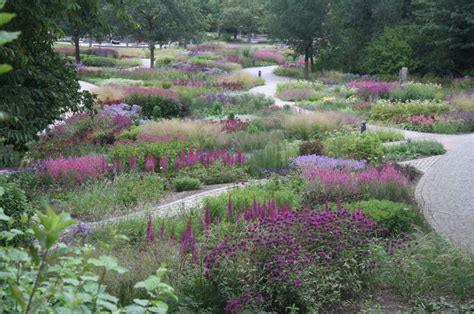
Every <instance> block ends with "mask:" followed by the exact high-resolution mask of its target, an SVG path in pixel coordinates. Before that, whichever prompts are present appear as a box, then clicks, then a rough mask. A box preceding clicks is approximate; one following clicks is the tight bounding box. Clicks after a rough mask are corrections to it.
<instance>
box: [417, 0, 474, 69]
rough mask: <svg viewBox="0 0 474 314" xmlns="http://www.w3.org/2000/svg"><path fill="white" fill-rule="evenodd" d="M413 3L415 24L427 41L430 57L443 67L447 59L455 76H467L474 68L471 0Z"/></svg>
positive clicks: (473, 15)
mask: <svg viewBox="0 0 474 314" xmlns="http://www.w3.org/2000/svg"><path fill="white" fill-rule="evenodd" d="M413 2H414V3H413V5H414V8H415V11H414V15H415V17H416V21H417V24H418V25H419V27H420V29H421V31H422V33H423V34H424V35H425V36H426V37H425V38H427V39H428V41H427V43H428V45H429V46H430V47H429V49H427V50H428V52H429V55H430V57H431V58H433V57H434V58H435V59H436V60H438V61H439V62H441V63H442V64H446V60H449V61H450V62H451V64H452V69H450V70H452V71H453V72H456V73H457V74H469V71H472V70H473V68H474V66H473V65H474V2H473V1H472V0H436V1H434V0H414V1H413ZM430 50H431V51H430ZM446 66H448V65H446ZM446 66H444V71H446ZM440 70H441V69H440Z"/></svg>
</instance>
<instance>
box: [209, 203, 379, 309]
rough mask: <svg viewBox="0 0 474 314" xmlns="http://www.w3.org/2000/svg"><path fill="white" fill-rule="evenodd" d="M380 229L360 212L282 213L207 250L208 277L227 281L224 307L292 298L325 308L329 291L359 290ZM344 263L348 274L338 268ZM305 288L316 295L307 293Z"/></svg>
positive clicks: (277, 303) (277, 304)
mask: <svg viewBox="0 0 474 314" xmlns="http://www.w3.org/2000/svg"><path fill="white" fill-rule="evenodd" d="M381 231H382V230H381V228H379V227H378V226H377V225H376V223H374V222H373V221H372V220H370V219H369V218H368V217H367V216H366V215H365V214H364V213H362V212H360V211H356V212H350V211H347V210H344V209H342V208H341V209H339V210H336V211H331V210H323V211H312V210H309V209H305V210H301V211H285V212H281V213H278V214H275V215H273V216H268V217H266V218H264V219H260V220H257V221H255V222H254V223H251V224H250V225H248V227H247V228H246V231H245V232H244V233H239V234H240V235H239V236H238V235H233V236H227V237H226V238H225V239H224V240H223V241H222V242H220V243H219V244H217V245H216V246H214V247H211V248H208V249H207V250H205V252H206V254H205V257H204V271H205V276H206V277H207V278H208V279H209V280H210V281H211V282H213V283H216V284H219V283H221V282H226V288H227V289H228V291H223V292H222V294H224V296H225V295H226V293H228V294H227V296H228V297H227V306H226V308H225V311H226V312H236V311H242V310H245V309H251V308H250V306H252V304H258V305H259V307H263V308H265V309H272V310H274V311H278V309H282V310H283V311H284V308H282V307H284V306H285V305H287V304H293V303H294V302H298V305H300V306H303V307H304V306H313V308H314V307H321V306H324V305H326V304H325V303H326V302H329V300H325V297H327V296H328V295H330V296H332V297H333V299H337V298H339V299H340V298H342V296H341V292H342V291H345V292H348V291H351V290H352V289H356V286H357V285H356V284H355V283H354V281H356V280H357V279H358V278H360V277H359V276H361V275H362V274H363V273H364V272H365V271H367V269H369V267H364V265H363V263H364V261H365V260H367V259H366V256H367V255H368V254H369V253H368V248H369V243H370V241H371V239H373V238H376V237H377V236H378V235H379V234H380V232H381ZM343 265H344V266H343ZM341 267H342V268H344V269H347V273H345V272H342V273H341V272H339V271H337V272H336V270H338V269H341ZM331 270H332V271H331ZM329 273H332V276H329V275H328V274H329ZM324 276H326V277H324ZM262 283H265V284H262ZM302 291H312V292H313V294H311V295H307V296H306V297H307V298H304V296H302V295H299V293H302ZM236 296H237V297H236ZM333 299H331V301H333ZM289 300H292V301H289ZM308 302H309V303H310V304H308ZM311 303H313V304H311ZM302 310H303V311H304V308H303V309H302Z"/></svg>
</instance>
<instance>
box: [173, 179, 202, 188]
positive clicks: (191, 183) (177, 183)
mask: <svg viewBox="0 0 474 314" xmlns="http://www.w3.org/2000/svg"><path fill="white" fill-rule="evenodd" d="M173 185H174V188H175V189H176V191H177V192H182V191H193V190H199V189H200V188H201V181H199V179H195V178H191V177H179V178H176V179H174V180H173Z"/></svg>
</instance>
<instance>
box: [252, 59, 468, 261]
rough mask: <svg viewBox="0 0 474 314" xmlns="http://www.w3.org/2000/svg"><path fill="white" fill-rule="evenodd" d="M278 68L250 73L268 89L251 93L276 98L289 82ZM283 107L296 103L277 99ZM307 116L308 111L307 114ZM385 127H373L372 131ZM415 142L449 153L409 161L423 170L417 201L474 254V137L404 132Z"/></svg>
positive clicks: (433, 223)
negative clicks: (435, 144)
mask: <svg viewBox="0 0 474 314" xmlns="http://www.w3.org/2000/svg"><path fill="white" fill-rule="evenodd" d="M275 68H276V66H271V67H259V68H250V69H246V71H247V72H249V73H251V74H253V75H255V76H256V75H257V74H258V72H259V71H261V74H262V78H264V79H265V81H266V84H265V85H264V86H259V87H255V88H253V89H252V90H250V92H253V93H262V94H265V95H267V96H272V97H274V95H275V93H276V86H277V85H278V83H281V82H285V81H288V80H289V79H288V78H283V77H279V76H277V75H275V74H273V70H274V69H275ZM275 100H276V104H277V105H279V106H283V105H290V106H294V103H291V102H284V101H281V100H279V99H275ZM304 112H305V113H306V111H304ZM381 128H385V127H379V126H373V125H371V126H369V129H381ZM400 131H402V132H403V133H404V134H405V137H406V138H408V139H413V140H433V141H438V142H440V143H441V144H443V145H444V147H445V148H446V150H447V153H446V154H445V155H443V156H435V157H430V158H425V159H422V160H415V161H409V162H407V163H408V164H412V165H415V166H417V167H419V168H420V169H421V170H423V172H424V175H423V176H422V178H421V180H420V182H419V183H418V185H417V187H416V192H415V198H416V201H417V203H418V204H419V206H420V207H421V209H422V211H423V213H424V216H425V218H426V220H427V222H428V223H429V224H430V226H431V227H432V228H433V229H434V230H436V231H437V232H439V233H440V234H441V235H442V236H444V237H445V238H447V239H448V240H450V241H451V242H453V243H455V244H457V245H460V246H462V247H464V248H466V249H468V250H470V251H472V252H474V134H462V135H447V134H429V133H421V132H413V131H406V130H400Z"/></svg>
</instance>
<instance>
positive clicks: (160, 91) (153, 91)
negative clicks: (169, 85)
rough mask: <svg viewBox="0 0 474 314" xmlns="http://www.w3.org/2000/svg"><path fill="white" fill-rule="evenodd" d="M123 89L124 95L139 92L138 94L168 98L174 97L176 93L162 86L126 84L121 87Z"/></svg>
mask: <svg viewBox="0 0 474 314" xmlns="http://www.w3.org/2000/svg"><path fill="white" fill-rule="evenodd" d="M123 91H124V93H125V94H126V95H132V94H139V95H161V96H165V97H168V98H172V99H176V98H177V96H176V93H175V92H174V91H172V90H170V89H164V88H157V87H155V88H148V87H138V86H126V87H123Z"/></svg>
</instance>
